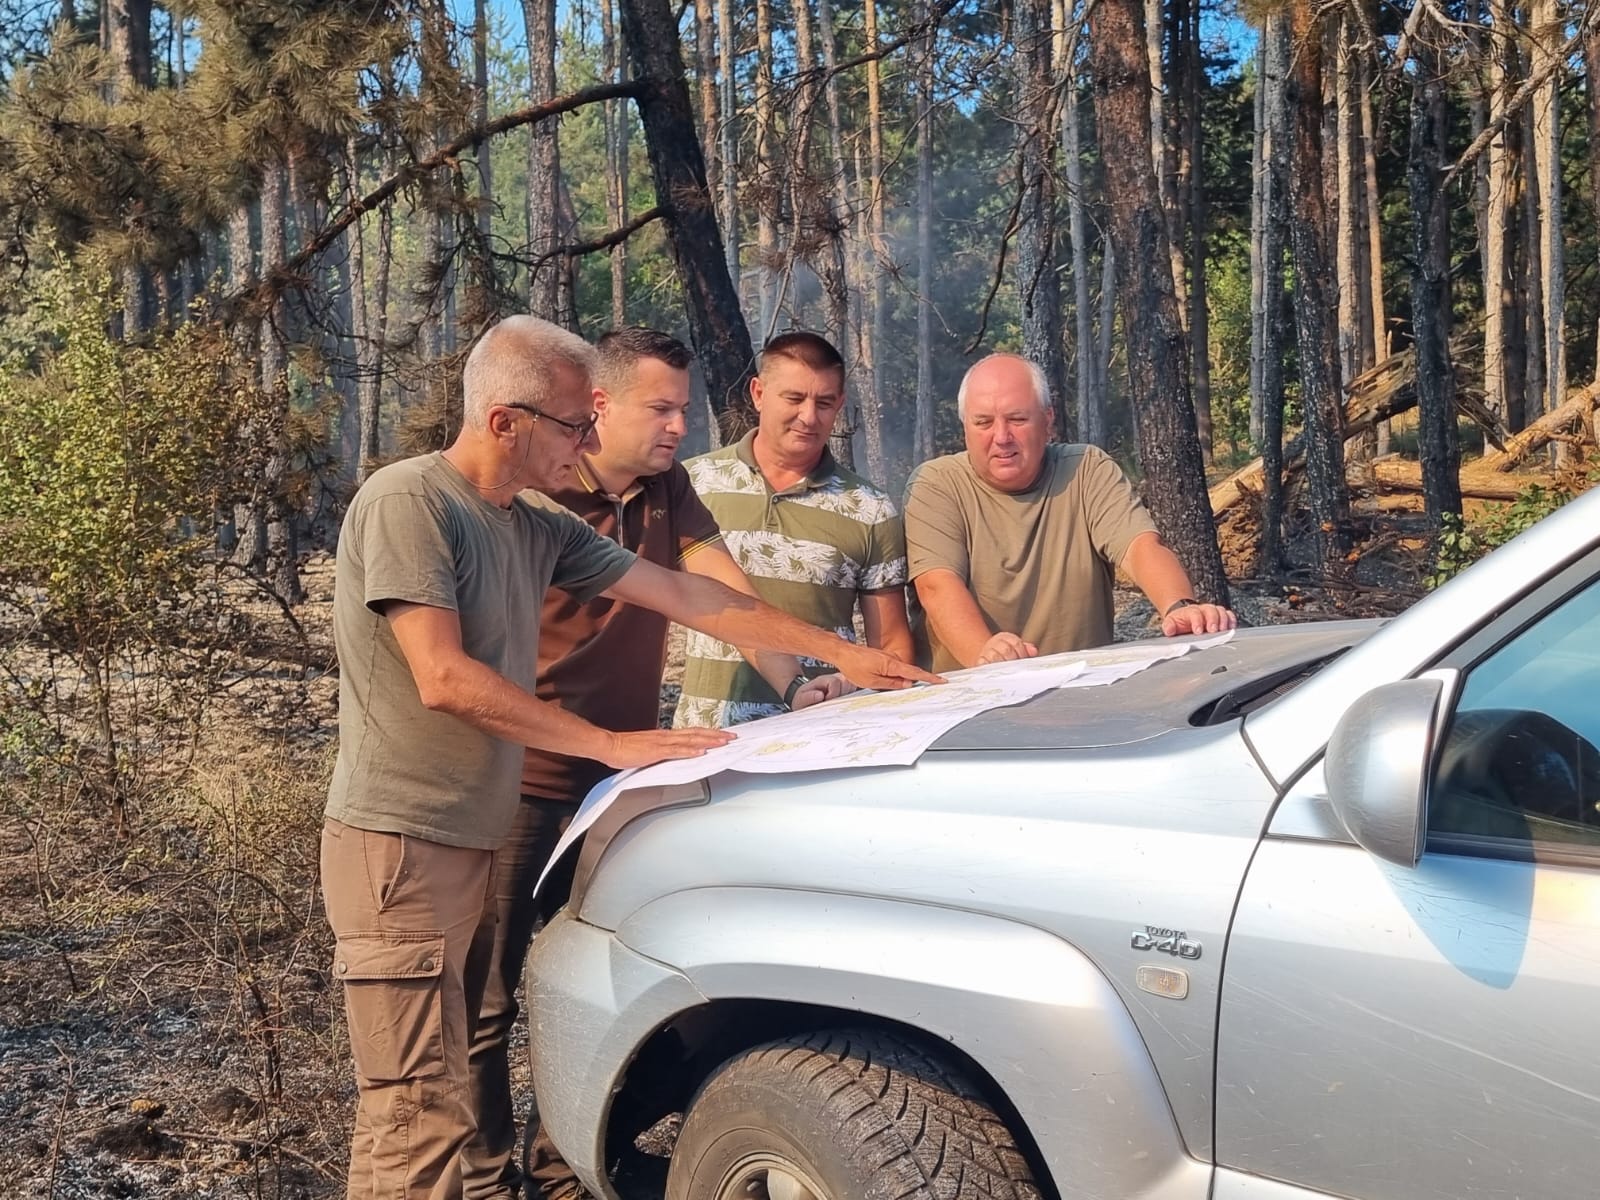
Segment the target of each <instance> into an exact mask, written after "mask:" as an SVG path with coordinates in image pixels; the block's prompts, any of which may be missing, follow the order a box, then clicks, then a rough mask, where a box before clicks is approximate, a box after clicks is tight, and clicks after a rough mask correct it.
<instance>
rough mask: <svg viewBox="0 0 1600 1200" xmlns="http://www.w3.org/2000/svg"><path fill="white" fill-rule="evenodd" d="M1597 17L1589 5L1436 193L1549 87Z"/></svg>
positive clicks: (1599, 12)
mask: <svg viewBox="0 0 1600 1200" xmlns="http://www.w3.org/2000/svg"><path fill="white" fill-rule="evenodd" d="M1597 17H1600V4H1594V5H1590V6H1589V11H1588V12H1586V13H1584V14H1583V20H1582V21H1580V22H1579V23H1578V28H1577V31H1576V32H1575V33H1573V35H1572V36H1571V37H1569V38H1568V39H1567V40H1566V41H1565V42H1563V43H1562V44H1561V48H1560V49H1559V50H1557V51H1556V52H1555V53H1554V54H1553V55H1551V56H1550V61H1549V62H1547V63H1545V65H1544V66H1543V67H1542V68H1541V69H1540V70H1539V72H1538V73H1537V74H1535V75H1530V76H1528V78H1527V79H1526V80H1524V81H1523V84H1522V86H1521V87H1519V88H1518V89H1517V90H1516V93H1515V94H1514V95H1513V96H1512V97H1511V99H1509V100H1507V101H1506V107H1505V111H1504V112H1502V113H1501V114H1500V115H1499V117H1497V118H1496V119H1495V120H1493V121H1490V122H1489V123H1488V124H1487V125H1485V126H1484V127H1483V132H1482V133H1480V134H1478V136H1477V137H1475V138H1473V139H1472V144H1471V145H1470V146H1468V147H1467V148H1466V149H1465V150H1463V151H1462V152H1461V157H1460V158H1458V159H1456V161H1455V164H1454V165H1453V166H1451V168H1450V169H1449V170H1448V171H1446V172H1445V173H1444V175H1443V177H1442V178H1441V179H1440V180H1439V191H1441V192H1443V191H1445V190H1447V189H1448V188H1449V187H1450V185H1451V184H1452V183H1454V182H1455V181H1456V178H1457V177H1458V176H1459V175H1460V174H1461V172H1463V171H1465V170H1466V169H1467V168H1468V167H1470V166H1471V165H1472V164H1473V163H1475V162H1477V161H1478V158H1479V156H1481V155H1482V154H1483V152H1484V151H1485V150H1487V149H1488V148H1489V143H1490V142H1492V141H1494V139H1495V138H1497V137H1499V136H1500V133H1501V131H1502V130H1504V129H1505V127H1506V124H1507V122H1509V121H1510V120H1511V118H1512V117H1514V116H1516V115H1517V114H1518V113H1520V112H1521V111H1522V106H1523V105H1525V104H1527V103H1528V101H1530V100H1532V99H1533V96H1534V93H1535V92H1537V91H1538V90H1539V89H1540V88H1542V87H1543V86H1544V85H1545V84H1546V83H1548V82H1549V81H1550V77H1551V76H1552V75H1554V74H1555V73H1556V72H1557V71H1559V70H1561V69H1562V68H1563V67H1564V66H1565V65H1566V62H1567V58H1568V57H1569V56H1570V55H1571V54H1572V52H1573V50H1574V49H1576V48H1577V47H1578V46H1579V45H1581V44H1582V42H1583V39H1584V38H1585V37H1587V36H1588V35H1589V30H1590V27H1591V26H1592V25H1593V24H1594V23H1595V21H1596V18H1597Z"/></svg>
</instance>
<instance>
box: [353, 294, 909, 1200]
mask: <svg viewBox="0 0 1600 1200" xmlns="http://www.w3.org/2000/svg"><path fill="white" fill-rule="evenodd" d="M593 361H594V352H593V351H592V350H591V349H590V347H589V346H587V345H586V344H585V343H584V342H583V341H582V340H581V339H579V338H577V337H575V336H573V335H572V334H569V333H567V332H566V331H564V330H561V329H558V328H556V327H555V326H553V325H549V324H547V323H546V322H543V321H539V320H537V319H536V318H533V317H513V318H509V319H507V320H506V321H503V322H501V323H500V324H499V325H497V326H496V327H494V328H493V329H491V330H490V331H489V333H487V334H486V335H485V336H484V338H483V339H482V340H481V341H480V342H479V344H478V345H477V346H476V347H474V349H473V351H472V354H471V355H470V356H469V358H468V360H467V366H466V370H465V374H464V378H463V386H462V393H463V409H464V411H463V418H462V429H461V433H460V435H459V436H458V437H457V438H456V440H455V441H454V442H453V443H452V444H451V446H450V447H449V449H447V450H445V451H443V452H442V453H438V454H430V455H424V456H422V457H420V458H414V459H409V460H406V461H404V462H399V463H394V464H391V465H390V466H388V467H385V468H383V469H382V470H380V471H378V472H376V473H375V474H374V475H373V476H372V477H371V478H370V479H369V480H368V481H367V482H366V484H365V485H363V487H362V488H361V490H360V491H359V492H358V493H357V494H356V497H355V499H354V501H353V502H352V503H351V506H350V510H349V512H348V513H347V514H346V516H345V522H344V526H343V528H342V530H341V532H340V539H339V550H338V556H337V561H336V571H335V577H334V578H335V586H334V605H333V608H334V611H333V624H334V641H335V645H336V647H337V649H338V653H339V664H340V681H339V756H338V760H337V762H336V764H335V767H334V774H333V780H332V783H331V784H330V786H329V791H328V804H327V809H326V821H325V823H324V827H323V834H322V887H323V894H324V900H325V903H326V907H327V913H328V922H329V924H330V925H331V926H332V928H333V931H334V935H335V938H336V949H335V955H334V975H335V977H336V978H337V979H339V980H341V981H342V982H343V983H344V985H345V1011H346V1016H347V1018H348V1021H349V1026H350V1037H351V1046H352V1050H353V1052H354V1057H355V1065H356V1079H357V1085H358V1091H359V1103H358V1107H357V1112H356V1125H355V1135H354V1139H353V1143H352V1147H351V1160H350V1177H349V1191H350V1194H351V1195H384V1196H395V1197H424V1196H426V1197H430V1198H433V1200H438V1198H442V1197H455V1196H459V1195H461V1191H462V1178H461V1153H462V1150H463V1148H464V1147H465V1146H466V1143H467V1141H468V1139H469V1138H470V1137H471V1136H472V1133H473V1130H474V1128H475V1125H476V1118H475V1116H474V1113H473V1108H472V1101H471V1091H470V1087H469V1083H468V1067H467V1060H468V1047H469V1045H470V1042H471V1039H472V1035H473V1025H474V1023H475V1020H476V1017H477V1014H478V1012H479V1010H480V1006H481V1002H482V995H483V989H484V984H485V979H486V977H487V973H488V964H489V959H490V953H491V949H492V946H493V940H494V924H495V899H494V893H495V888H494V887H493V880H494V876H495V873H496V853H497V851H498V850H499V848H500V847H501V845H502V843H503V842H504V840H505V838H506V835H507V832H508V830H509V829H510V827H511V823H512V819H513V816H514V814H515V812H516V809H517V803H518V801H517V796H518V787H517V782H518V776H519V773H520V768H521V765H522V754H523V749H524V747H534V748H537V749H542V750H558V751H560V752H562V753H566V754H571V755H574V756H578V757H582V758H586V759H593V760H595V761H597V762H601V763H604V764H606V765H607V766H610V767H613V768H617V767H630V766H643V765H646V764H648V763H652V762H658V761H660V760H662V759H669V758H683V757H688V756H693V755H697V754H701V753H703V752H704V751H705V750H706V749H708V748H709V747H712V746H716V745H720V744H722V743H723V742H725V741H726V740H727V738H728V735H726V734H723V733H720V732H717V731H709V730H683V731H676V732H672V731H659V730H655V729H642V730H637V731H626V732H615V731H611V730H606V729H602V728H600V727H599V726H597V725H594V724H593V723H591V722H589V721H587V720H584V719H583V718H582V717H581V716H578V715H576V714H575V713H572V712H568V711H566V710H564V709H563V708H561V707H560V706H559V705H557V704H553V703H550V702H548V701H544V700H541V699H539V698H538V697H537V696H536V695H535V694H534V682H535V666H536V663H537V661H538V643H539V606H540V602H541V600H542V598H543V596H544V593H545V590H546V588H547V587H549V586H551V585H555V586H557V587H561V588H564V589H566V590H567V591H568V592H569V593H571V594H572V595H573V596H574V597H576V598H577V599H579V600H580V601H587V600H590V599H593V598H594V597H596V596H599V595H606V596H609V597H611V598H613V599H616V600H619V601H623V602H626V603H630V604H635V605H640V606H643V607H647V608H651V609H655V610H657V611H659V612H662V613H664V614H666V615H667V616H668V617H669V618H671V619H674V620H678V621H682V622H683V623H685V624H687V625H690V626H693V627H698V628H703V629H707V630H709V631H712V632H715V633H716V634H717V635H718V636H721V637H725V638H728V639H730V640H732V641H734V642H736V643H738V644H741V645H751V646H755V647H760V648H763V649H778V648H784V649H789V650H794V651H798V652H800V653H804V654H816V655H819V656H823V657H827V656H833V657H832V658H831V661H833V662H836V663H838V665H839V667H840V669H841V670H842V671H844V672H845V673H846V674H847V675H849V676H850V677H851V678H852V679H854V680H856V681H857V682H859V683H861V684H863V685H866V686H872V687H902V686H906V685H907V684H909V683H910V682H912V681H914V680H919V679H923V680H928V681H933V680H935V679H936V677H935V676H930V675H927V674H925V673H924V672H921V671H919V670H917V668H915V667H912V666H909V665H908V664H906V663H903V662H900V661H898V660H896V659H893V658H891V657H890V656H889V655H887V654H883V653H881V652H878V651H870V650H867V649H866V648H863V647H854V646H849V645H848V644H843V643H839V642H838V639H836V638H834V637H833V636H832V635H829V634H826V633H823V632H822V631H821V630H818V629H815V628H812V627H811V626H808V625H805V624H804V623H802V622H799V621H796V620H794V619H793V618H790V617H787V616H786V615H785V614H782V613H779V612H777V611H776V610H774V609H771V608H768V607H767V606H765V605H762V604H761V603H760V602H759V601H756V600H752V599H750V598H748V597H745V596H741V595H739V594H738V593H736V592H733V591H731V590H730V589H728V588H726V587H724V586H723V585H721V584H719V583H717V582H715V581H714V580H711V579H707V578H704V577H701V576H697V575H690V574H688V573H686V572H681V571H670V570H664V569H662V568H661V567H658V566H655V565H654V564H652V563H649V562H644V561H640V560H639V559H638V558H637V557H636V556H635V555H634V554H633V553H632V552H631V551H630V550H627V549H625V548H623V547H622V546H619V545H617V544H616V543H615V542H612V541H610V540H609V539H607V538H604V537H601V536H600V535H599V534H597V533H595V532H594V530H592V529H591V528H590V527H589V526H588V525H586V524H584V523H583V522H582V521H580V520H578V519H577V518H576V517H574V516H573V515H572V514H571V513H568V512H565V511H564V510H558V509H545V508H538V507H535V506H533V505H530V504H528V503H527V502H526V501H525V500H522V499H520V498H519V493H520V492H522V491H523V490H524V489H526V488H538V489H540V490H546V491H548V490H552V489H556V488H559V487H561V486H562V485H563V484H565V483H566V482H567V481H568V480H569V479H570V478H571V476H572V471H573V468H574V467H575V466H576V464H577V462H578V459H579V455H580V452H581V451H582V450H583V449H584V448H586V447H593V446H594V444H595V439H594V437H593V433H594V415H593V412H592V407H593V401H592V396H591V390H590V375H591V371H592V367H593Z"/></svg>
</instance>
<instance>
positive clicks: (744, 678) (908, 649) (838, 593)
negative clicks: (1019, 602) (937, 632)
mask: <svg viewBox="0 0 1600 1200" xmlns="http://www.w3.org/2000/svg"><path fill="white" fill-rule="evenodd" d="M758 365H759V369H758V372H757V375H756V378H755V379H753V380H751V381H750V399H751V401H752V402H753V403H754V405H755V409H756V413H757V416H758V418H759V420H758V423H757V425H756V428H755V429H753V430H751V431H750V433H748V434H747V435H746V436H745V437H744V438H743V439H742V440H741V441H739V442H738V443H737V444H735V445H732V446H725V447H723V448H722V449H721V450H713V451H712V452H711V453H710V454H702V455H701V456H700V457H698V458H691V459H690V460H689V461H688V462H687V463H685V464H684V465H685V466H686V467H687V468H688V471H689V478H690V480H691V481H692V482H693V483H694V489H695V491H697V492H698V493H699V494H700V499H701V500H703V501H705V505H706V507H707V508H709V509H710V510H711V515H712V516H714V517H716V519H717V524H718V525H719V526H720V527H721V528H722V540H723V542H724V543H725V544H726V545H727V547H728V550H729V551H730V552H731V553H732V554H733V557H734V558H735V559H736V560H737V561H738V563H739V566H740V568H741V569H743V571H744V573H745V574H746V575H747V576H749V578H750V582H751V583H753V584H754V585H755V589H756V592H757V594H758V595H759V596H760V597H761V598H762V599H763V600H765V601H766V602H767V603H768V604H772V605H774V606H776V607H777V608H781V609H783V611H785V612H787V613H792V614H793V615H794V616H797V617H799V618H801V619H802V620H805V621H809V622H810V623H811V624H813V625H819V626H821V627H822V628H823V629H831V630H833V631H834V632H835V633H837V634H838V635H839V636H840V637H842V638H845V639H847V640H854V638H855V613H856V609H857V606H858V605H859V606H860V610H861V624H862V629H863V631H864V633H865V634H866V641H867V644H868V645H869V646H878V647H882V648H883V649H885V650H887V651H889V653H891V654H894V655H896V656H897V657H900V658H909V657H910V656H911V653H912V643H911V627H910V625H909V623H908V622H907V619H906V602H905V582H906V559H905V554H906V551H905V531H904V528H903V527H902V525H901V523H900V512H899V510H898V509H897V508H896V507H895V503H894V501H893V500H892V499H890V497H889V495H888V494H887V493H886V492H884V491H882V490H881V489H879V488H877V487H874V486H873V485H872V484H871V483H868V482H867V481H866V480H865V479H863V478H861V476H859V475H857V474H855V473H854V472H853V471H848V470H846V469H845V468H844V467H841V466H840V465H839V464H838V463H837V462H836V461H834V457H833V455H832V454H831V453H829V451H828V437H829V435H830V434H831V433H832V432H833V425H834V421H835V420H837V419H838V416H839V410H840V409H841V408H842V407H843V406H844V360H843V359H842V358H840V357H839V352H838V351H837V350H836V349H834V348H833V346H832V345H831V344H830V343H829V342H828V340H827V339H826V338H824V337H821V336H819V335H817V334H815V333H807V332H805V331H802V330H796V331H794V332H791V333H784V334H779V335H778V336H777V337H775V338H773V339H772V340H771V341H770V342H768V343H767V344H766V346H765V347H764V348H763V349H762V351H761V359H760V363H759V364H758ZM829 669H830V668H829V667H828V666H827V665H826V662H825V661H823V662H818V661H815V660H812V661H809V662H808V663H807V670H806V674H802V675H798V676H796V678H795V679H794V680H792V681H791V682H790V683H789V685H788V687H787V688H785V689H783V691H780V690H779V689H777V688H774V687H772V686H771V685H770V684H769V683H768V682H767V681H766V680H764V679H762V678H761V676H760V675H759V674H758V673H757V672H756V670H755V669H754V668H753V667H751V666H750V665H749V663H747V662H745V661H744V658H743V656H742V655H741V654H740V652H739V650H738V649H737V648H736V647H735V646H733V645H732V644H731V643H729V642H728V641H726V640H724V639H718V638H713V637H704V636H698V635H696V634H694V633H691V634H690V635H689V639H688V644H687V646H686V650H685V664H684V673H683V695H682V697H681V698H680V700H679V701H678V709H677V712H676V713H675V714H674V718H673V719H674V723H675V724H677V725H679V726H694V725H705V726H716V725H734V724H737V723H739V722H740V721H749V720H753V719H755V718H756V717H765V716H770V715H772V714H773V713H779V712H782V711H783V709H784V704H785V702H786V701H788V700H789V699H790V695H792V693H793V692H794V690H796V689H798V688H800V687H802V686H804V684H805V681H806V677H807V675H810V674H815V673H818V672H821V671H826V670H829ZM785 691H787V692H789V693H790V695H785V694H784V692H785Z"/></svg>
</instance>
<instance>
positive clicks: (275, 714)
mask: <svg viewBox="0 0 1600 1200" xmlns="http://www.w3.org/2000/svg"><path fill="white" fill-rule="evenodd" d="M1402 542H1403V539H1401V538H1392V539H1390V544H1389V545H1388V546H1386V547H1385V548H1383V550H1382V552H1381V554H1377V555H1373V556H1371V557H1370V559H1363V560H1359V561H1358V562H1357V563H1356V564H1354V565H1355V566H1356V567H1358V568H1362V567H1363V564H1364V563H1367V562H1371V563H1373V564H1376V563H1377V562H1379V561H1380V560H1381V561H1382V562H1383V564H1384V566H1383V572H1382V573H1380V572H1377V571H1376V570H1367V569H1365V568H1363V573H1364V574H1365V575H1366V576H1367V578H1366V580H1365V581H1364V582H1355V581H1352V582H1350V583H1347V584H1340V585H1338V586H1335V587H1331V588H1309V587H1300V586H1292V585H1290V586H1286V585H1272V586H1268V585H1264V584H1259V583H1248V582H1247V583H1245V584H1242V585H1240V586H1238V587H1237V588H1236V590H1235V593H1234V605H1235V607H1236V609H1237V610H1238V611H1239V613H1240V616H1241V618H1242V620H1243V622H1244V623H1246V624H1250V625H1263V624H1273V623H1281V622H1286V621H1299V620H1308V619H1313V618H1326V617H1340V616H1366V615H1378V614H1387V613H1392V612H1395V611H1398V610H1399V609H1400V608H1403V607H1404V606H1405V605H1406V604H1407V603H1409V602H1410V600H1411V599H1413V598H1414V597H1415V596H1416V595H1417V594H1418V592H1417V589H1416V583H1415V580H1416V575H1417V563H1416V560H1415V555H1414V554H1412V555H1409V557H1408V552H1407V551H1406V548H1405V547H1404V545H1403V544H1402ZM305 583H306V588H307V592H308V599H307V600H306V602H305V603H304V604H303V605H301V606H300V607H299V608H298V610H297V612H296V616H297V618H298V621H299V623H300V625H301V626H302V627H303V629H304V630H305V640H304V642H302V641H300V640H299V639H298V638H297V637H293V636H289V635H288V633H287V632H286V633H285V634H284V636H282V637H277V638H273V637H266V638H262V639H259V644H256V645H252V646H250V647H246V648H244V650H243V652H242V654H241V660H240V662H241V668H240V671H239V674H238V678H237V680H236V681H235V686H233V687H231V688H230V689H229V690H228V691H227V692H226V693H225V694H224V695H223V697H222V698H221V700H220V702H219V703H218V704H217V705H216V706H214V708H213V709H212V712H211V716H210V718H209V719H208V722H207V727H206V729H204V730H203V731H202V733H201V738H200V749H199V752H198V756H197V759H196V764H195V768H194V770H193V772H192V776H191V777H190V778H188V780H187V782H185V783H184V784H183V786H181V787H180V788H178V789H176V791H175V793H174V794H169V795H164V796H159V797H156V798H152V799H149V800H147V801H146V802H144V803H143V804H142V805H141V806H139V807H137V808H136V809H135V810H134V811H133V812H132V813H131V814H130V815H131V823H130V828H129V830H128V831H127V833H126V834H124V835H122V836H118V835H117V834H116V833H114V832H113V830H112V829H111V827H110V823H109V822H108V821H107V819H106V814H105V812H104V811H103V810H102V809H97V808H95V807H94V806H93V805H92V804H91V803H89V802H87V801H80V802H78V803H74V804H69V805H66V806H64V807H62V808H61V809H59V810H44V809H40V808H37V807H29V806H28V804H26V803H25V802H22V801H18V802H16V803H15V804H13V803H12V802H11V801H9V800H8V801H7V802H6V807H5V808H4V809H0V812H3V813H4V817H5V821H4V824H3V825H0V1120H3V1127H4V1129H5V1131H6V1135H7V1136H6V1137H5V1138H4V1139H3V1141H0V1196H4V1197H15V1198H17V1200H32V1198H41V1200H42V1198H50V1200H79V1198H88V1197H115V1198H119V1200H154V1198H156V1197H169V1196H193V1197H234V1196H248V1197H305V1198H313V1197H331V1196H335V1195H340V1194H342V1192H343V1175H344V1163H345V1154H346V1149H347V1146H348V1138H349V1132H350V1119H351V1114H352V1110H353V1104H354V1086H353V1083H352V1081H351V1076H350V1069H349V1061H348V1050H347V1046H346V1043H345V1034H344V1027H343V1014H342V1008H341V1004H340V998H339V992H338V988H337V987H336V986H333V984H332V983H331V981H330V979H329V974H328V969H327V967H328V963H329V961H330V958H331V938H330V936H329V935H328V932H327V929H326V927H325V925H324V924H323V921H322V916H321V910H320V904H319V901H318V899H317V897H316V894H315V886H314V880H315V871H316V855H317V830H318V828H319V826H320V819H321V807H322V799H323V790H324V788H325V786H326V781H327V776H328V772H329V769H330V766H331V762H332V748H333V743H334V734H335V719H336V704H337V681H336V676H335V673H334V664H333V654H332V647H331V644H330V633H329V620H328V618H329V608H330V601H331V595H332V564H331V562H330V561H329V560H328V559H327V558H326V557H318V558H315V559H313V560H312V561H311V562H309V563H308V564H307V566H306V571H305ZM1119 601H1120V606H1119V612H1118V616H1117V625H1116V627H1117V634H1118V637H1119V639H1127V638H1135V637H1140V636H1149V635H1150V634H1152V633H1153V632H1154V628H1153V623H1152V617H1153V614H1152V613H1151V611H1150V607H1149V605H1148V604H1147V603H1145V602H1144V601H1143V599H1142V598H1140V597H1138V596H1137V595H1136V594H1135V593H1119ZM261 615H262V618H263V622H262V623H263V627H268V626H270V625H271V621H270V619H269V618H271V616H272V614H271V612H270V606H266V607H265V608H264V611H263V613H262V614H261ZM679 664H681V651H680V655H679V656H678V657H677V659H676V661H675V663H674V666H678V665H679ZM673 678H675V677H673ZM672 688H675V682H673V681H672V680H671V679H669V685H668V689H666V690H664V696H663V700H664V704H665V706H666V708H667V711H669V712H670V704H671V701H672V700H673V699H675V691H672V690H671V689H672ZM4 782H6V781H5V780H3V779H0V783H4ZM521 1058H522V1056H521V1055H520V1054H519V1055H514V1058H513V1061H514V1062H517V1063H519V1064H520V1060H521ZM519 1088H521V1089H523V1090H524V1091H525V1088H526V1080H525V1078H524V1079H522V1080H520V1081H519Z"/></svg>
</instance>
